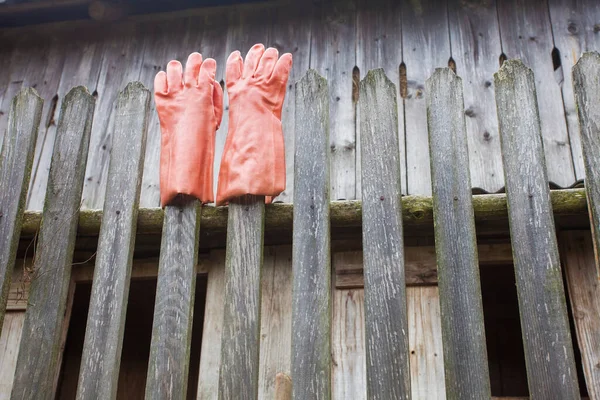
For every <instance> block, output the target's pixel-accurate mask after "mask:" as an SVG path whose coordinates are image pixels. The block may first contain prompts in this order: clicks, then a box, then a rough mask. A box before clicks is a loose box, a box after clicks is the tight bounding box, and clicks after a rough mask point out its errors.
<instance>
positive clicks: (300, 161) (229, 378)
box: [0, 53, 600, 399]
mask: <svg viewBox="0 0 600 400" xmlns="http://www.w3.org/2000/svg"><path fill="white" fill-rule="evenodd" d="M573 77H574V91H575V94H576V99H577V105H578V114H579V121H580V129H581V142H582V147H583V154H584V158H585V166H586V176H587V181H586V192H587V197H588V201H587V205H588V207H589V214H590V220H591V226H592V231H593V240H594V248H595V254H596V263H597V264H598V254H599V247H598V246H599V245H600V156H599V155H600V55H599V54H597V53H587V54H585V55H584V56H583V57H582V58H581V59H580V61H579V62H578V64H577V65H576V66H575V67H574V70H573ZM295 89H296V90H295V102H296V106H295V108H296V117H295V129H294V131H295V134H296V137H295V143H296V146H295V149H296V150H295V152H296V153H295V179H294V196H295V198H294V205H293V211H292V206H291V205H272V206H268V207H265V205H264V198H262V197H260V196H247V197H244V198H241V199H239V200H237V201H232V202H231V204H230V205H229V206H228V208H219V209H215V208H212V207H201V206H200V204H199V202H198V201H197V200H195V199H192V198H187V197H185V196H180V197H179V198H178V199H177V201H176V202H175V204H173V205H171V206H167V207H166V208H165V210H164V212H162V211H159V210H138V209H139V207H138V202H139V196H140V182H141V175H142V171H143V168H144V167H143V165H144V160H143V158H144V149H145V141H146V131H147V125H148V119H149V105H150V97H151V96H150V93H149V92H148V90H146V89H145V88H144V87H143V86H142V85H141V84H139V83H131V84H129V85H128V86H127V87H126V88H125V89H124V90H123V92H121V93H120V95H119V97H118V99H117V101H116V119H115V128H114V136H113V150H112V154H111V160H110V167H109V177H108V185H107V193H106V200H105V204H104V210H103V213H102V214H101V217H100V215H99V214H98V213H95V214H94V213H93V212H90V213H88V219H87V220H86V221H88V222H87V223H88V224H91V225H94V224H95V226H97V225H98V221H99V220H100V218H101V225H100V226H99V241H98V247H97V255H96V261H95V268H94V275H93V286H92V295H91V301H90V308H89V315H88V321H87V329H86V334H85V342H84V348H83V356H82V361H81V369H80V374H79V383H78V389H77V398H79V399H84V398H85V399H107V398H115V396H116V392H117V382H118V377H119V365H120V358H121V349H122V345H123V332H124V324H125V309H126V305H127V301H128V292H129V282H130V279H131V271H132V260H133V250H134V244H135V241H136V230H137V229H138V227H139V228H140V229H141V230H143V229H150V230H151V229H155V230H156V229H159V230H160V229H161V228H162V240H161V246H160V260H159V268H158V283H157V290H156V302H155V305H154V322H153V329H152V341H151V351H150V361H149V368H148V373H147V380H146V398H156V399H163V398H165V399H166V398H174V399H182V398H185V396H186V393H187V382H188V369H189V368H188V365H189V362H190V343H191V328H192V320H193V302H194V291H195V277H196V265H197V263H198V246H199V240H200V239H199V238H200V229H201V225H202V224H203V223H205V222H206V223H207V225H208V226H213V227H214V226H215V224H217V225H218V224H221V225H224V219H225V218H227V232H228V236H227V250H226V260H225V271H224V276H223V277H222V278H221V279H223V280H224V282H225V283H224V288H225V290H224V293H216V292H211V291H210V289H209V295H212V296H215V298H216V297H219V298H222V307H223V322H222V333H221V343H220V344H218V345H219V346H220V367H217V366H213V367H214V369H217V368H220V370H219V371H220V372H215V371H212V376H214V377H216V376H217V375H218V385H217V386H218V393H219V395H218V397H219V398H222V399H233V398H235V399H256V398H258V393H259V357H260V348H259V346H260V334H261V323H260V322H261V284H260V282H261V271H262V264H263V238H264V234H265V220H266V221H267V223H266V225H267V229H270V228H272V227H273V226H280V227H281V226H282V225H287V226H288V227H289V226H292V224H293V248H292V271H293V295H292V334H291V381H290V380H289V379H288V378H286V377H284V376H279V377H278V378H277V384H278V386H277V393H280V395H281V396H282V397H281V398H284V397H285V398H288V397H289V396H290V395H291V396H293V398H295V399H329V398H331V391H332V389H331V387H332V382H331V376H332V371H331V368H332V360H331V353H332V346H331V330H332V322H331V307H332V296H331V287H332V281H331V278H332V271H331V249H330V231H331V227H332V225H337V226H343V225H344V224H350V223H351V222H352V221H354V222H357V221H361V222H360V223H361V225H362V248H363V263H362V265H363V269H364V290H365V298H364V309H365V316H364V318H365V341H366V386H367V389H366V391H367V396H368V398H370V399H408V398H411V379H410V377H411V376H410V367H409V359H410V357H409V337H408V332H409V326H408V316H407V296H406V284H407V280H409V279H411V278H410V277H409V273H408V272H407V270H406V264H405V262H406V261H405V260H407V259H409V258H410V256H409V255H408V254H405V246H404V243H403V240H404V239H403V237H404V235H403V223H404V222H406V221H407V220H409V221H410V220H419V219H421V220H425V221H430V218H429V217H431V216H432V217H433V222H434V230H435V244H436V246H435V253H436V258H437V270H438V272H437V273H438V277H439V282H438V285H439V296H440V308H441V321H442V340H443V358H444V370H445V371H444V372H445V385H446V396H447V397H448V398H450V399H470V398H473V399H482V398H490V396H491V391H490V381H489V372H488V361H487V352H486V341H485V331H484V321H483V306H482V298H481V288H480V279H479V261H480V260H479V259H478V246H477V236H476V232H475V221H476V218H480V219H481V218H482V216H484V215H496V216H498V215H499V216H506V217H507V218H508V221H509V225H510V234H511V242H512V252H513V262H514V266H515V275H516V282H517V293H518V299H519V309H520V317H521V326H522V328H523V344H524V350H525V359H526V366H527V378H528V385H529V391H530V394H531V396H532V397H533V398H543V399H548V398H560V399H575V398H579V385H578V381H577V375H576V367H575V358H574V352H573V347H572V340H571V336H570V328H569V321H568V315H567V303H566V299H565V293H564V289H563V287H564V286H563V278H562V272H561V265H560V261H559V252H558V244H557V238H556V233H555V222H554V216H555V215H556V214H557V213H560V212H561V207H563V208H565V207H566V208H567V209H568V210H567V213H568V212H569V211H570V212H573V211H574V210H579V211H580V210H581V208H582V207H585V201H582V200H581V198H580V197H579V194H580V192H578V191H561V192H556V193H552V194H551V192H550V190H549V186H548V178H547V173H546V165H545V158H544V151H543V146H542V138H541V130H540V119H539V115H538V108H537V100H536V99H537V97H536V88H535V82H534V76H533V73H532V72H531V70H529V69H528V68H527V67H526V66H524V65H523V64H522V63H521V62H520V61H516V60H510V61H506V62H505V63H504V65H503V66H502V67H501V69H500V71H499V72H498V73H497V74H496V75H495V93H496V103H497V110H498V121H499V127H500V136H501V146H502V150H503V152H502V154H503V163H504V171H505V181H506V196H501V195H495V196H487V197H486V196H475V197H473V196H472V194H471V182H470V176H469V160H468V152H467V137H466V129H465V116H464V106H463V89H462V80H461V78H459V77H457V76H456V75H455V74H454V73H453V72H452V71H451V70H450V69H447V68H446V69H438V70H436V71H435V73H434V74H433V75H432V76H431V77H430V78H429V79H428V81H427V85H426V90H425V91H426V96H427V99H426V100H427V121H428V131H429V153H430V159H431V172H432V192H433V197H432V198H420V199H406V198H405V199H402V198H401V196H400V193H401V174H402V171H401V164H400V144H399V141H398V114H397V113H398V105H397V103H398V100H397V88H396V87H395V85H394V84H393V83H392V82H391V81H390V80H389V79H388V78H387V77H386V76H385V74H384V72H383V70H381V69H379V70H373V71H370V72H369V73H368V74H367V76H366V77H365V79H364V80H363V81H362V82H360V85H359V100H358V112H359V121H360V122H359V135H360V153H361V158H360V159H361V165H360V169H361V180H362V185H361V190H362V203H361V202H342V203H331V202H330V195H329V190H330V185H329V175H330V159H329V154H330V152H329V145H330V143H329V124H328V122H327V121H329V94H328V93H329V89H328V85H327V81H326V80H325V79H324V78H322V77H320V76H319V75H318V74H317V73H316V72H314V71H309V72H308V73H307V74H306V76H305V77H304V78H303V79H301V80H300V81H299V82H298V83H297V84H296V88H295ZM94 101H95V100H94V97H93V96H92V95H90V94H89V93H88V92H87V90H86V89H85V88H83V87H76V88H74V89H72V90H71V91H70V92H69V94H68V95H67V96H66V98H65V100H64V101H63V105H62V109H61V113H60V119H59V122H58V127H57V134H56V142H55V145H54V151H53V158H52V164H51V168H50V177H49V183H48V190H47V193H46V199H45V204H44V210H43V214H42V216H41V221H40V220H39V219H36V220H34V221H33V222H31V221H25V222H24V212H23V208H24V207H23V205H24V201H25V198H26V194H27V188H28V182H29V178H30V171H31V165H32V158H33V149H34V146H35V142H36V137H37V131H38V125H39V122H40V115H41V108H42V101H41V99H40V98H39V97H38V96H37V94H36V92H35V90H34V89H25V90H22V91H21V92H20V93H19V94H18V95H17V96H16V97H15V98H14V99H13V102H12V106H11V109H10V115H9V123H8V130H7V134H6V138H5V140H4V145H3V148H2V155H1V158H0V188H1V190H0V287H1V290H2V292H1V293H0V327H2V320H3V318H4V314H5V309H6V306H7V299H8V294H9V288H10V283H11V278H12V275H13V269H14V264H15V258H16V251H17V244H18V241H19V238H20V236H21V233H22V228H23V231H26V230H27V229H31V227H28V226H30V225H33V226H36V224H39V235H37V243H36V250H35V256H34V260H33V264H32V266H31V267H30V268H28V269H27V270H26V271H25V274H26V277H27V278H28V279H29V280H30V282H31V287H30V293H29V298H28V306H27V311H26V315H25V320H24V328H23V334H22V338H21V341H20V349H19V352H18V357H17V363H16V373H15V377H14V383H13V387H12V395H11V397H12V398H14V399H17V398H18V399H24V398H27V399H34V398H35V399H40V398H48V399H51V398H54V395H55V392H56V387H57V380H58V376H59V371H60V365H61V357H62V345H63V341H64V329H65V324H64V321H65V318H66V316H65V315H66V313H67V312H68V310H69V307H68V304H67V301H68V298H69V290H70V286H69V281H70V276H71V268H72V264H73V253H74V248H75V240H76V236H77V230H78V227H79V229H80V231H81V230H85V229H86V227H85V223H86V222H85V221H83V220H80V218H79V211H80V203H81V193H82V185H83V179H84V170H85V165H86V158H87V154H88V145H89V138H90V130H91V126H92V119H93V113H94ZM559 196H562V198H564V199H567V200H569V201H565V202H562V204H559V203H558V202H557V201H556V199H557V198H558V197H559ZM482 199H483V200H482ZM484 203H485V204H484ZM565 204H567V205H565ZM507 205H508V207H507ZM486 213H487V214H486ZM157 217H158V218H161V217H162V218H163V220H162V222H161V221H157ZM428 218H429V219H428ZM82 221H83V222H82ZM89 221H92V222H89ZM94 221H95V222H94ZM215 221H216V222H215ZM28 224H29V225H28ZM211 224H212V225H211ZM91 229H93V228H91ZM274 290H277V288H274ZM596 317H598V316H596ZM205 326H207V325H205ZM589 351H592V352H597V349H596V350H593V349H590V350H589ZM596 354H597V353H596ZM583 358H584V362H588V361H589V360H590V357H589V355H588V354H584V355H583ZM584 369H585V373H586V381H587V383H588V390H589V392H590V396H592V398H594V396H599V395H600V393H599V392H600V389H598V387H599V386H600V382H599V381H598V379H599V377H598V375H597V373H596V372H594V371H591V370H590V369H589V368H587V367H586V368H584ZM592 369H593V368H592ZM273 379H274V377H273ZM290 386H292V389H291V390H290ZM201 397H202V396H201ZM596 398H597V397H596Z"/></svg>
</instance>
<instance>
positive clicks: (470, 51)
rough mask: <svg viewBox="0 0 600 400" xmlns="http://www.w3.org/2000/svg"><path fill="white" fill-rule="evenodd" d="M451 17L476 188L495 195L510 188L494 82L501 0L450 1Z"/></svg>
mask: <svg viewBox="0 0 600 400" xmlns="http://www.w3.org/2000/svg"><path fill="white" fill-rule="evenodd" d="M448 18H449V22H448V27H449V29H450V41H451V42H452V58H453V60H454V62H455V63H456V71H455V72H456V73H458V75H459V76H462V77H463V78H464V80H463V86H464V99H465V104H464V113H465V115H466V128H467V139H468V146H469V165H470V171H471V187H473V188H477V189H478V190H483V191H486V192H491V193H494V192H497V191H499V190H500V189H502V187H503V186H504V175H503V170H502V153H501V152H500V137H499V136H498V118H497V116H496V102H495V100H494V85H493V82H494V73H495V72H496V71H497V70H498V58H499V57H500V54H501V53H502V43H501V42H500V30H499V27H498V13H497V10H496V1H495V0H491V1H490V0H487V1H469V2H465V1H460V0H449V1H448Z"/></svg>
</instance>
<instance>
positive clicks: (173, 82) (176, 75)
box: [167, 60, 183, 93]
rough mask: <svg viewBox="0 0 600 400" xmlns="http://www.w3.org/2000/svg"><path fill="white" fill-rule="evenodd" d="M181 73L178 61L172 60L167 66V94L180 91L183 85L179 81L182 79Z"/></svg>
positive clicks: (181, 68) (181, 69)
mask: <svg viewBox="0 0 600 400" xmlns="http://www.w3.org/2000/svg"><path fill="white" fill-rule="evenodd" d="M182 73H183V67H182V66H181V63H180V62H179V61H177V60H173V61H170V62H169V63H168V64H167V85H168V87H169V93H173V92H176V91H178V90H180V89H181V87H182V85H183V82H182V81H181V80H182V79H183V78H182V76H181V74H182Z"/></svg>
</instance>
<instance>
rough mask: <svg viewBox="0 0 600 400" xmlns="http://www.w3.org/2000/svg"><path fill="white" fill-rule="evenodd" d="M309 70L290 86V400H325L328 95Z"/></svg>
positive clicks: (328, 318) (328, 376)
mask: <svg viewBox="0 0 600 400" xmlns="http://www.w3.org/2000/svg"><path fill="white" fill-rule="evenodd" d="M328 93H329V91H328V86H327V81H326V80H325V79H324V78H323V77H321V76H320V75H319V74H318V73H317V72H316V71H315V70H309V71H308V72H307V73H306V75H305V76H304V77H303V78H302V80H300V81H299V82H298V83H297V84H296V128H295V132H296V140H295V158H294V170H295V172H294V175H295V178H294V223H293V226H294V232H293V249H292V271H293V292H292V293H293V294H292V377H293V379H294V383H295V384H294V386H293V397H294V398H295V399H307V400H308V399H329V398H331V293H330V292H331V254H330V239H329V152H330V151H329V123H328V121H329V97H328V96H329V95H328Z"/></svg>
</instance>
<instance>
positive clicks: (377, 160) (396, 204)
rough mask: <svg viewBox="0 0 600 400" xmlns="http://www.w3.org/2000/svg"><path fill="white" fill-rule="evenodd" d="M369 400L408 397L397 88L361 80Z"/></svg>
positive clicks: (371, 76) (370, 77)
mask: <svg viewBox="0 0 600 400" xmlns="http://www.w3.org/2000/svg"><path fill="white" fill-rule="evenodd" d="M359 96H360V97H359V107H360V114H361V116H362V118H361V120H360V140H361V143H360V144H361V151H362V157H361V162H362V166H361V172H362V199H363V207H362V209H363V222H362V226H363V255H364V257H363V265H364V276H365V331H366V355H367V397H368V398H369V399H410V397H411V396H410V393H411V391H410V369H409V360H408V322H407V315H406V285H405V278H404V249H403V242H404V241H403V237H402V203H401V201H400V198H399V197H398V193H400V174H401V171H402V169H401V168H400V159H399V147H398V115H397V110H398V106H397V103H396V102H397V100H396V87H395V85H394V84H393V83H392V82H391V81H390V80H389V79H388V78H387V77H386V76H385V72H384V71H383V70H382V69H378V70H373V71H369V72H368V73H367V76H366V77H365V79H364V80H362V81H361V82H360V94H359Z"/></svg>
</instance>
